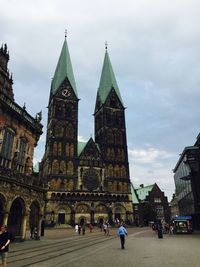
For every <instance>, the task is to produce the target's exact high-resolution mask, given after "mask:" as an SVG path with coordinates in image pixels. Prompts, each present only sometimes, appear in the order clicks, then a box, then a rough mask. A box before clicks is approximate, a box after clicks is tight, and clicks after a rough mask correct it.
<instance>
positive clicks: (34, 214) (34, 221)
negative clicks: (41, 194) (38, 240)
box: [29, 201, 40, 229]
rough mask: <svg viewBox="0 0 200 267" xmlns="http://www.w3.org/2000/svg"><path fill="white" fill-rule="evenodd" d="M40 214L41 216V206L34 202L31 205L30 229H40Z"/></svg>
mask: <svg viewBox="0 0 200 267" xmlns="http://www.w3.org/2000/svg"><path fill="white" fill-rule="evenodd" d="M39 214H40V206H39V204H38V203H37V202H36V201H34V202H33V203H31V206H30V215H29V224H30V225H29V226H30V229H31V228H35V227H36V228H38V223H39Z"/></svg>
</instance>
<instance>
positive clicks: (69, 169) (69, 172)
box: [67, 160, 74, 175]
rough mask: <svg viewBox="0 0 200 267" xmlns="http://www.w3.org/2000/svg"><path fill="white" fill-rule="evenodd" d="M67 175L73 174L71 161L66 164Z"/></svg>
mask: <svg viewBox="0 0 200 267" xmlns="http://www.w3.org/2000/svg"><path fill="white" fill-rule="evenodd" d="M67 174H68V175H73V174H74V164H73V162H72V161H71V160H70V161H69V162H68V163H67Z"/></svg>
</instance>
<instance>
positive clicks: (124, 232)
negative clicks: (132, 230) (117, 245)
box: [117, 224, 128, 249]
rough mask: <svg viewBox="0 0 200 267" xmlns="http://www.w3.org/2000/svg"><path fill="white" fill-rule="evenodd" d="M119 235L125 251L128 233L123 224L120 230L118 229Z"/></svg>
mask: <svg viewBox="0 0 200 267" xmlns="http://www.w3.org/2000/svg"><path fill="white" fill-rule="evenodd" d="M117 235H118V236H119V237H120V241H121V249H124V245H125V236H127V235H128V232H127V230H126V228H125V227H124V226H123V224H121V225H119V228H118V231H117Z"/></svg>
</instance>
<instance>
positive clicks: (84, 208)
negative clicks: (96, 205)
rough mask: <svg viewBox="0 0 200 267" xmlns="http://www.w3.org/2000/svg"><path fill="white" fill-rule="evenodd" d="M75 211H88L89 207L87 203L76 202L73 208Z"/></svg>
mask: <svg viewBox="0 0 200 267" xmlns="http://www.w3.org/2000/svg"><path fill="white" fill-rule="evenodd" d="M75 211H76V213H83V214H85V213H90V207H89V205H87V204H85V203H82V204H78V205H77V206H76V208H75Z"/></svg>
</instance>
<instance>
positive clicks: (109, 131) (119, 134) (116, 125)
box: [94, 48, 131, 194]
mask: <svg viewBox="0 0 200 267" xmlns="http://www.w3.org/2000/svg"><path fill="white" fill-rule="evenodd" d="M94 118H95V142H96V143H97V144H98V145H99V146H100V149H101V153H102V157H103V159H104V162H105V166H106V167H105V168H106V169H105V181H106V183H105V184H106V185H107V189H108V192H109V193H118V194H119V193H125V194H130V192H131V191H130V190H131V187H130V177H129V163H128V153H127V140H126V124H125V107H124V104H123V101H122V98H121V95H120V91H119V87H118V85H117V82H116V78H115V75H114V72H113V68H112V65H111V62H110V58H109V54H108V51H107V48H106V52H105V57H104V63H103V69H102V73H101V78H100V84H99V88H98V92H97V97H96V106H95V113H94Z"/></svg>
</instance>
